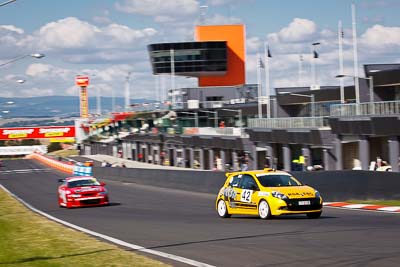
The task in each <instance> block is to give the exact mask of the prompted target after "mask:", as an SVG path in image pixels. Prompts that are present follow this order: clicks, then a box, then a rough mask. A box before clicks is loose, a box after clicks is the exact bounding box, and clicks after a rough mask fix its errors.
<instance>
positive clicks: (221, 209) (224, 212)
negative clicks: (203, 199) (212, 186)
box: [217, 199, 230, 218]
mask: <svg viewBox="0 0 400 267" xmlns="http://www.w3.org/2000/svg"><path fill="white" fill-rule="evenodd" d="M217 210H218V215H219V217H221V218H228V217H230V214H229V213H228V208H227V207H226V203H225V201H224V200H222V199H220V200H219V201H218V205H217Z"/></svg>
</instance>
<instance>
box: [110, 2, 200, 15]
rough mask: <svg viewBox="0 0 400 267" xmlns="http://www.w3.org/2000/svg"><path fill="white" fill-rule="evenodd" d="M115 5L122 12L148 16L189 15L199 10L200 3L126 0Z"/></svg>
mask: <svg viewBox="0 0 400 267" xmlns="http://www.w3.org/2000/svg"><path fill="white" fill-rule="evenodd" d="M115 7H116V9H117V10H118V11H121V12H125V13H133V14H140V15H146V16H188V15H193V14H195V13H197V12H198V9H199V3H198V1H195V0H124V1H120V2H117V3H116V4H115Z"/></svg>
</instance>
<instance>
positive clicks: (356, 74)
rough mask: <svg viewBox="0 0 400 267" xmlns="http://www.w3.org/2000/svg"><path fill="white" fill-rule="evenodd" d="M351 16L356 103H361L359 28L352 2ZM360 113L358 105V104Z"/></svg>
mask: <svg viewBox="0 0 400 267" xmlns="http://www.w3.org/2000/svg"><path fill="white" fill-rule="evenodd" d="M351 17H352V26H353V59H354V77H355V89H356V104H359V103H360V84H359V79H358V54H357V29H356V8H355V5H354V4H351ZM357 114H358V105H357Z"/></svg>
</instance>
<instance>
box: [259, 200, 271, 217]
mask: <svg viewBox="0 0 400 267" xmlns="http://www.w3.org/2000/svg"><path fill="white" fill-rule="evenodd" d="M258 216H260V218H261V219H263V220H265V219H269V218H271V209H270V208H269V205H268V202H267V201H265V200H261V201H260V203H259V204H258Z"/></svg>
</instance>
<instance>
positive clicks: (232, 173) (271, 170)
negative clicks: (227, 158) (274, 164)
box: [225, 168, 276, 177]
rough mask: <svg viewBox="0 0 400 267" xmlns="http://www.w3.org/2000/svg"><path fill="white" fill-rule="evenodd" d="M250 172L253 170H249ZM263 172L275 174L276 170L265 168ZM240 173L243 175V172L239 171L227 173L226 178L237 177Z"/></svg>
mask: <svg viewBox="0 0 400 267" xmlns="http://www.w3.org/2000/svg"><path fill="white" fill-rule="evenodd" d="M249 171H251V170H249ZM263 171H265V172H275V171H276V170H275V169H273V168H264V169H263ZM239 173H242V172H241V171H238V172H226V173H225V176H226V177H228V176H230V175H235V174H239Z"/></svg>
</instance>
